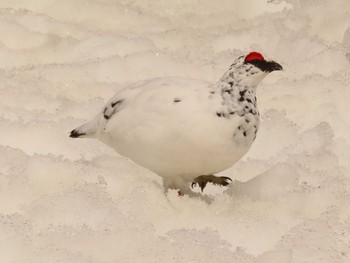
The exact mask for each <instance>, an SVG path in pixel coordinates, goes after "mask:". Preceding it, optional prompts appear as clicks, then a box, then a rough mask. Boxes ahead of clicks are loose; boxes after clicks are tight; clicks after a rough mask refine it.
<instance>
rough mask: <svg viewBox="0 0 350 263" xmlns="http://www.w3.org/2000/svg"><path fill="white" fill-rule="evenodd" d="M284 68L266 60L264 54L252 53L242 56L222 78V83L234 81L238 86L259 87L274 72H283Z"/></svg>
mask: <svg viewBox="0 0 350 263" xmlns="http://www.w3.org/2000/svg"><path fill="white" fill-rule="evenodd" d="M282 69H283V68H282V66H281V65H280V64H278V63H277V62H275V61H273V60H265V58H264V57H263V55H262V54H260V53H258V52H250V53H249V54H248V55H246V56H240V57H239V58H237V59H236V60H235V62H234V63H233V64H232V65H231V66H230V68H229V70H228V71H227V72H226V73H225V74H224V76H223V77H222V78H221V80H222V81H226V82H229V81H234V82H236V83H237V84H238V83H239V84H241V85H248V86H257V85H258V84H259V82H260V81H261V80H262V79H263V78H264V77H265V76H267V75H268V74H269V73H271V72H272V71H276V70H282Z"/></svg>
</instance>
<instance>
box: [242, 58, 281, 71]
mask: <svg viewBox="0 0 350 263" xmlns="http://www.w3.org/2000/svg"><path fill="white" fill-rule="evenodd" d="M245 63H250V64H253V65H254V66H256V67H257V68H259V69H260V70H261V71H264V72H272V71H275V70H282V69H283V68H282V66H281V65H280V64H278V63H277V62H275V61H273V60H271V61H266V60H251V61H248V62H245Z"/></svg>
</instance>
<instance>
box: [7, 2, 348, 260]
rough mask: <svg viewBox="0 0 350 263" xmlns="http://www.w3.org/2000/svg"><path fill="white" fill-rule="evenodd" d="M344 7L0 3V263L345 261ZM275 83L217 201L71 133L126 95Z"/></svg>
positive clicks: (262, 95)
mask: <svg viewBox="0 0 350 263" xmlns="http://www.w3.org/2000/svg"><path fill="white" fill-rule="evenodd" d="M349 25H350V3H349V1H348V0H338V1H332V0H318V1H298V0H295V1H289V2H284V1H268V2H267V1H261V0H254V1H240V0H237V1H233V0H224V1H220V4H218V1H209V0H208V1H196V0H188V1H156V0H154V1H152V0H143V1H131V0H120V1H112V0H84V1H83V0H77V1H71V0H61V1H53V0H48V1H41V0H26V1H12V0H2V1H1V2H0V58H1V60H0V61H1V62H0V63H1V64H0V65H1V70H0V121H1V126H0V200H1V203H0V262H5V263H7V262H45V263H46V262H74V263H79V262H198V263H199V262H230V263H235V262H237V263H238V262H239V263H242V262H243V263H244V262H249V263H250V262H258V263H274V262H278V263H289V262H293V263H300V262H325V263H330V262H332V263H336V262H344V263H345V262H350V206H349V204H350V162H349V157H350V135H349V134H350V133H349V131H350V114H349V110H350V89H349V83H350V64H349V60H348V58H349V53H350V37H349V36H350V35H349V32H350V31H349V30H350V29H349ZM252 50H255V51H260V52H262V53H263V54H264V55H265V56H267V57H270V58H273V59H274V60H276V61H278V62H279V63H281V64H282V65H283V67H284V69H285V71H284V72H278V73H273V74H271V75H270V76H268V77H267V78H266V79H265V80H264V81H263V83H262V84H261V86H260V87H259V90H258V102H259V107H260V111H261V117H262V124H261V129H260V131H259V133H258V137H257V140H256V142H255V143H254V145H253V147H252V149H251V151H250V152H249V153H248V154H247V155H246V156H245V158H244V159H243V160H241V161H240V162H239V163H237V164H236V165H235V166H234V167H232V168H231V169H229V170H227V171H225V172H223V173H222V174H223V175H226V176H230V177H231V178H233V179H236V182H235V183H234V184H233V185H231V186H230V187H229V188H227V189H224V188H222V189H217V188H214V187H208V189H207V190H206V194H207V196H206V197H205V198H189V197H187V196H184V197H181V198H179V197H178V196H177V193H176V192H175V191H170V192H169V193H167V194H164V192H163V188H162V186H161V181H160V178H158V177H157V176H156V175H154V174H153V173H151V172H149V171H147V170H145V169H143V168H141V167H139V166H137V165H135V164H134V163H132V162H131V161H129V160H127V159H125V158H123V157H121V156H118V155H117V154H116V153H115V152H114V151H112V150H111V149H109V148H108V147H107V146H105V145H103V144H102V143H100V142H98V141H95V140H88V139H84V140H78V139H75V140H72V139H70V138H68V133H69V131H70V130H71V129H73V128H75V127H77V126H79V125H80V124H82V123H83V122H84V121H86V120H89V119H90V118H91V117H93V116H94V115H95V114H96V112H97V111H99V110H100V109H101V108H102V106H103V104H104V102H105V101H107V100H108V99H109V98H110V97H111V96H112V95H113V94H114V93H115V92H116V91H118V90H119V89H121V88H122V87H123V86H124V85H126V84H131V83H134V82H136V81H139V80H143V79H149V78H153V77H163V76H182V77H191V78H197V79H202V80H207V81H212V82H214V81H217V80H218V79H219V77H220V76H221V75H222V74H223V73H224V71H225V70H226V69H227V67H228V66H229V65H230V63H232V62H233V60H234V59H235V58H236V57H237V56H238V55H241V54H245V53H247V52H249V51H252Z"/></svg>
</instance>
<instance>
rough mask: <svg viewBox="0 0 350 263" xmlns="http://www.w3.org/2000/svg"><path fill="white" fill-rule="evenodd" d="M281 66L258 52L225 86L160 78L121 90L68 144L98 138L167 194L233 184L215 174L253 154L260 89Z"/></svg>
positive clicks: (233, 69) (232, 71) (241, 61)
mask: <svg viewBox="0 0 350 263" xmlns="http://www.w3.org/2000/svg"><path fill="white" fill-rule="evenodd" d="M281 69H282V66H281V65H279V64H278V63H276V62H274V61H267V60H265V59H264V57H263V56H262V55H261V54H260V53H257V52H251V53H249V54H248V55H247V56H240V57H239V58H237V59H236V61H235V62H234V63H233V64H232V65H231V66H230V68H229V69H228V71H227V72H226V73H225V74H224V75H223V77H222V78H221V79H220V80H219V82H217V83H215V84H209V83H207V82H203V81H200V80H193V79H187V78H178V77H172V78H157V79H153V80H148V81H143V82H141V83H136V84H134V85H132V86H129V87H127V88H125V89H123V90H121V91H119V92H118V93H117V94H116V95H115V96H114V97H112V98H111V99H110V100H109V101H108V102H107V104H106V105H105V107H104V108H103V110H102V111H101V112H100V113H98V114H97V116H96V117H95V118H93V119H92V120H91V121H89V122H87V123H86V124H84V125H82V126H80V127H78V128H76V129H74V130H73V131H72V132H71V134H70V137H73V138H77V137H94V138H98V139H100V140H101V141H102V142H104V143H105V144H107V145H109V146H111V147H113V148H114V149H115V150H116V151H117V152H118V153H119V154H121V155H123V156H126V157H128V158H129V159H131V160H133V161H134V162H136V163H137V164H139V165H141V166H143V167H145V168H147V169H149V170H151V171H153V172H155V173H156V174H158V175H159V176H161V177H162V178H163V184H164V187H165V189H168V188H171V189H178V190H179V193H180V194H189V193H190V192H191V188H190V183H191V182H192V186H193V184H196V183H198V185H199V186H200V187H201V189H202V190H203V188H204V187H205V186H206V184H207V183H208V182H211V183H214V184H219V185H227V184H228V183H229V180H231V179H230V178H228V177H217V176H214V175H213V174H215V173H218V172H220V171H223V170H225V169H227V168H229V167H230V166H232V165H233V164H235V163H236V162H237V161H238V160H239V159H241V158H242V156H243V155H244V154H245V153H247V151H248V150H249V148H250V146H251V145H252V143H253V141H254V139H255V137H256V133H257V131H258V128H259V112H258V109H257V105H256V103H257V100H256V88H257V85H258V84H259V82H260V81H261V80H262V79H263V78H264V77H265V76H266V75H267V74H268V73H270V72H272V71H275V70H281Z"/></svg>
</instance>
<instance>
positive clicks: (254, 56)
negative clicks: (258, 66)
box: [244, 52, 265, 62]
mask: <svg viewBox="0 0 350 263" xmlns="http://www.w3.org/2000/svg"><path fill="white" fill-rule="evenodd" d="M251 60H265V59H264V57H263V55H261V54H260V53H258V52H250V53H249V54H248V55H247V56H246V57H245V59H244V61H245V62H247V61H251Z"/></svg>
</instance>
